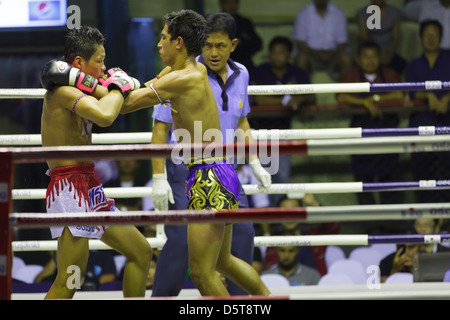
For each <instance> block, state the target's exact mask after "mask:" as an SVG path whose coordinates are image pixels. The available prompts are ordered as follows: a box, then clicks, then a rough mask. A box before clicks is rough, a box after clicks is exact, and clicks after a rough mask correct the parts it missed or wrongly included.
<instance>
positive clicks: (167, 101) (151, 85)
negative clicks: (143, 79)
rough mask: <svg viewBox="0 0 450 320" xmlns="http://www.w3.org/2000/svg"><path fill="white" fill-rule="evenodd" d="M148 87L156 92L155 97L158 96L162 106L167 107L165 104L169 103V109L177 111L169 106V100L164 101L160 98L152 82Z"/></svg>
mask: <svg viewBox="0 0 450 320" xmlns="http://www.w3.org/2000/svg"><path fill="white" fill-rule="evenodd" d="M150 88H151V89H152V90H153V92H154V93H155V94H156V97H157V98H158V100H159V102H160V103H161V104H162V105H163V106H164V107H166V108H167V105H169V107H170V109H171V110H172V111H173V112H178V111H176V110H174V109H173V108H172V107H171V106H170V101H169V100H166V101H164V100H163V99H162V97H161V95H160V94H159V92H158V90H156V88H155V86H154V85H153V83H152V84H150Z"/></svg>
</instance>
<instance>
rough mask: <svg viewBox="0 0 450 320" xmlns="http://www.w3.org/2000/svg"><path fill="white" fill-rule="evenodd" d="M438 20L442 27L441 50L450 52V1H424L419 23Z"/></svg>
mask: <svg viewBox="0 0 450 320" xmlns="http://www.w3.org/2000/svg"><path fill="white" fill-rule="evenodd" d="M426 20H437V21H439V22H440V23H441V25H442V30H443V32H442V41H441V49H444V50H450V0H428V1H424V2H423V4H422V7H421V10H420V15H419V23H422V22H424V21H426Z"/></svg>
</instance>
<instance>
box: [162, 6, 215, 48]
mask: <svg viewBox="0 0 450 320" xmlns="http://www.w3.org/2000/svg"><path fill="white" fill-rule="evenodd" d="M164 22H165V24H166V25H167V31H168V33H169V34H170V40H175V39H177V38H178V37H181V38H183V41H184V45H185V46H186V50H187V54H188V55H189V56H192V55H195V56H196V55H199V54H200V53H201V52H202V48H203V46H204V44H205V40H206V35H205V30H206V21H205V18H204V17H203V16H202V15H201V14H199V13H197V12H195V11H193V10H181V11H178V12H172V13H168V14H166V15H165V16H164Z"/></svg>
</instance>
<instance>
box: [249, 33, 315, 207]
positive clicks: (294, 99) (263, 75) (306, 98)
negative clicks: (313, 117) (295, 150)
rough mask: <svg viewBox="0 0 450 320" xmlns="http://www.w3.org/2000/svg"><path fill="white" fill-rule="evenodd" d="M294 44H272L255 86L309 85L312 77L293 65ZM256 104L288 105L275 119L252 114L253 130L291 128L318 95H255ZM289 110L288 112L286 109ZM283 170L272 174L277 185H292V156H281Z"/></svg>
mask: <svg viewBox="0 0 450 320" xmlns="http://www.w3.org/2000/svg"><path fill="white" fill-rule="evenodd" d="M292 49H293V45H292V42H291V40H289V39H288V38H286V37H281V36H277V37H275V38H273V39H272V40H271V42H270V44H269V62H267V63H263V64H261V65H259V66H257V67H255V69H254V70H253V72H252V73H251V74H250V84H251V85H282V84H309V83H310V80H309V76H308V74H307V73H306V72H305V71H304V70H302V69H300V68H298V67H297V66H294V65H293V64H291V63H289V61H290V59H291V53H292ZM253 97H254V101H255V104H256V105H257V106H262V105H275V106H284V107H280V110H279V111H278V110H277V111H276V112H274V113H273V115H272V114H271V116H267V115H264V116H263V115H261V116H258V114H257V112H255V113H252V116H251V118H250V119H249V123H250V125H251V127H252V128H253V129H256V130H259V129H290V128H291V121H292V117H293V115H294V114H295V113H296V112H299V113H301V112H303V109H304V108H305V107H307V106H308V105H310V104H312V103H314V101H315V97H314V95H284V96H281V95H273V96H272V95H255V96H253ZM286 107H288V109H287V110H286ZM278 161H279V168H283V169H282V170H278V172H277V173H275V174H274V175H272V182H273V183H290V182H291V156H289V155H280V156H279V157H278ZM269 198H270V206H271V207H275V206H276V205H277V204H278V201H279V200H280V198H281V195H276V194H271V195H269Z"/></svg>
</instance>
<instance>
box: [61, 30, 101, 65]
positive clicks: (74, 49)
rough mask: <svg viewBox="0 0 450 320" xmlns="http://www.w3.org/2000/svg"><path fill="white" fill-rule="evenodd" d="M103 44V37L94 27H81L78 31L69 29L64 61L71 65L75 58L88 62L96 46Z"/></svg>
mask: <svg viewBox="0 0 450 320" xmlns="http://www.w3.org/2000/svg"><path fill="white" fill-rule="evenodd" d="M104 44H105V37H104V36H103V34H102V33H101V32H100V31H99V30H98V29H97V28H95V27H92V26H81V28H79V29H71V30H70V31H69V32H68V33H67V35H66V44H65V47H64V61H66V62H67V63H69V64H71V63H72V62H73V60H74V59H75V57H76V56H80V57H82V58H83V59H85V60H89V59H90V58H91V57H92V55H93V54H94V53H95V51H97V49H98V46H100V45H104Z"/></svg>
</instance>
